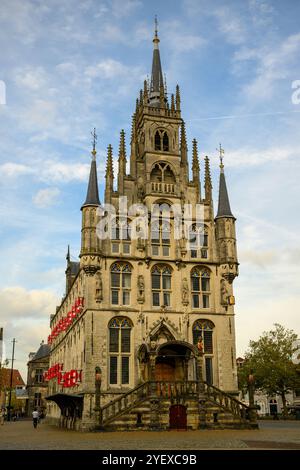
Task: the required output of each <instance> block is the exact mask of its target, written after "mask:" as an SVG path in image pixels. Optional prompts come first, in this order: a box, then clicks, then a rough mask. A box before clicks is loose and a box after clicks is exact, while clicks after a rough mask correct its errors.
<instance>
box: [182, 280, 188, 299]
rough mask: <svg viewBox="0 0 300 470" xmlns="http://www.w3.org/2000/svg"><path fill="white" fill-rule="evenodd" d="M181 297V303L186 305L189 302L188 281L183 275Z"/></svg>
mask: <svg viewBox="0 0 300 470" xmlns="http://www.w3.org/2000/svg"><path fill="white" fill-rule="evenodd" d="M181 298H182V304H183V305H188V303H189V286H188V281H187V278H186V277H184V278H183V279H182V284H181Z"/></svg>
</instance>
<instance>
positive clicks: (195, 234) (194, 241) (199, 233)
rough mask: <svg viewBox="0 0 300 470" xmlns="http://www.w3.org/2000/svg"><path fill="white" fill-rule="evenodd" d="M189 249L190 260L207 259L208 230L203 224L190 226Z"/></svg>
mask: <svg viewBox="0 0 300 470" xmlns="http://www.w3.org/2000/svg"><path fill="white" fill-rule="evenodd" d="M189 249H190V256H191V258H208V228H207V227H205V226H204V225H203V224H198V225H197V224H193V225H191V226H190V228H189Z"/></svg>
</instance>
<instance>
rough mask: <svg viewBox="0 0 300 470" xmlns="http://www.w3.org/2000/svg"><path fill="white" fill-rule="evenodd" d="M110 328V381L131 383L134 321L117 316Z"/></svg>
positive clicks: (111, 382) (119, 383)
mask: <svg viewBox="0 0 300 470" xmlns="http://www.w3.org/2000/svg"><path fill="white" fill-rule="evenodd" d="M108 329H109V383H110V384H111V385H127V384H129V372H130V357H131V356H130V355H131V330H132V322H131V320H129V318H126V317H115V318H113V319H112V320H111V321H110V322H109V325H108Z"/></svg>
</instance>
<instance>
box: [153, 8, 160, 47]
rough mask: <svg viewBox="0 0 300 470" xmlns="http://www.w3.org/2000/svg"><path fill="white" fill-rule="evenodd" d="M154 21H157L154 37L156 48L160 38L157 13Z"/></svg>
mask: <svg viewBox="0 0 300 470" xmlns="http://www.w3.org/2000/svg"><path fill="white" fill-rule="evenodd" d="M154 22H155V30H154V39H153V42H154V49H158V43H159V38H158V34H157V30H158V21H157V15H155V18H154Z"/></svg>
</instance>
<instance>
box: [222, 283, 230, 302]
mask: <svg viewBox="0 0 300 470" xmlns="http://www.w3.org/2000/svg"><path fill="white" fill-rule="evenodd" d="M228 295H229V294H228V289H227V285H226V281H225V279H222V280H221V305H224V306H226V305H228Z"/></svg>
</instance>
